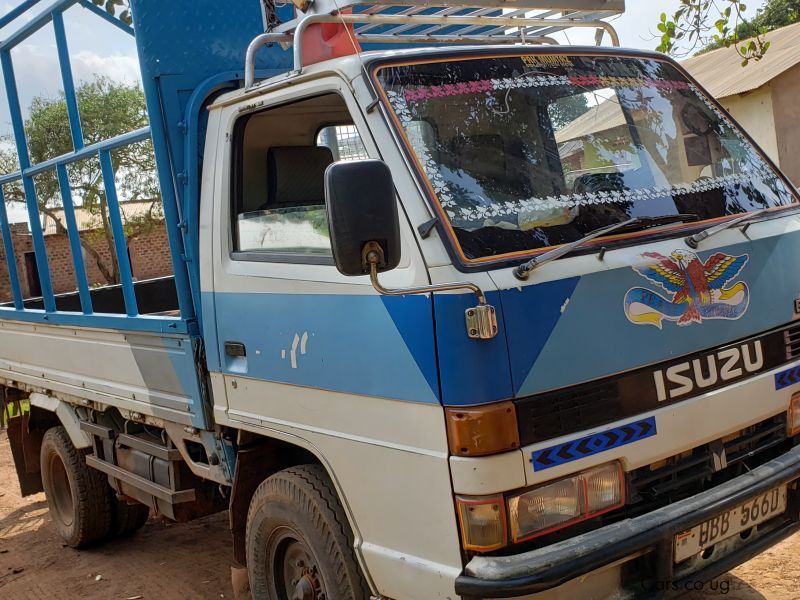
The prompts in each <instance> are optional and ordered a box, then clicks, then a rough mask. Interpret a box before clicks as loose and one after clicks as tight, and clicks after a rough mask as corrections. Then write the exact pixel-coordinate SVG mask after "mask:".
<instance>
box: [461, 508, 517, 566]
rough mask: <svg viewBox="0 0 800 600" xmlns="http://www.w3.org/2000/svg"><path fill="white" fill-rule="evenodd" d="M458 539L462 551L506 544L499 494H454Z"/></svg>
mask: <svg viewBox="0 0 800 600" xmlns="http://www.w3.org/2000/svg"><path fill="white" fill-rule="evenodd" d="M456 507H457V509H458V522H459V525H460V526H461V542H462V543H463V545H464V549H465V550H472V551H474V552H489V551H491V550H497V549H498V548H502V547H503V546H505V545H506V543H507V541H508V534H507V530H506V510H505V501H504V500H503V496H487V497H476V496H471V497H470V496H456Z"/></svg>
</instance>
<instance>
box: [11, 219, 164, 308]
mask: <svg viewBox="0 0 800 600" xmlns="http://www.w3.org/2000/svg"><path fill="white" fill-rule="evenodd" d="M81 237H82V238H83V240H84V241H86V242H87V243H89V244H90V245H91V247H92V248H94V249H95V250H97V252H98V253H99V254H100V255H101V257H102V261H103V264H105V265H106V267H107V268H110V266H111V260H110V253H109V251H108V246H107V244H106V241H105V238H103V237H102V235H101V234H98V232H90V231H86V232H81ZM11 240H12V243H13V244H14V251H15V254H16V258H17V260H16V263H17V273H18V274H19V282H20V286H21V288H22V295H23V296H24V297H25V298H30V297H33V296H34V294H33V293H32V292H33V291H36V290H35V289H34V290H31V286H29V273H28V267H27V265H26V256H25V255H26V253H29V252H30V253H32V252H33V240H32V238H31V235H30V233H29V232H28V226H27V224H26V223H14V224H12V225H11ZM45 245H46V247H47V258H48V261H49V263H50V277H51V280H52V282H53V291H54V292H55V293H56V294H62V293H65V292H72V291H75V290H76V283H75V269H74V268H73V264H72V253H71V251H70V245H69V238H68V237H67V235H66V234H54V235H48V236H45ZM128 253H129V255H130V258H131V269H132V271H133V277H134V279H137V280H142V279H151V278H153V277H163V276H165V275H171V274H172V261H171V258H170V253H169V245H168V242H167V232H166V229H165V228H164V223H163V222H161V223H159V224H157V225H156V226H155V227H154V228H153V229H152V230H151V231H150V232H148V233H147V234H144V235H142V236H140V237H138V238H135V239H131V240H129V241H128ZM28 261H33V256H32V254H31V257H30V259H28ZM7 265H8V263H7V262H6V256H5V249H4V247H3V246H0V302H9V301H11V300H12V299H13V296H12V293H11V283H10V281H9V278H8V266H7ZM84 265H85V266H86V275H87V278H88V280H89V285H90V286H96V285H105V284H106V279H105V277H103V275H102V273H101V271H100V269H99V268H98V267H97V263H96V262H95V260H94V259H93V258H92V256H91V255H90V254H88V253H85V252H84ZM31 275H33V273H31Z"/></svg>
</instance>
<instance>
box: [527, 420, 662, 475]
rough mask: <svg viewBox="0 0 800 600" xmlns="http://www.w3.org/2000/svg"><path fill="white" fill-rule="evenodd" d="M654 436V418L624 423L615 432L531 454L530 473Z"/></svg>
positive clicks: (609, 430)
mask: <svg viewBox="0 0 800 600" xmlns="http://www.w3.org/2000/svg"><path fill="white" fill-rule="evenodd" d="M654 435H656V418H655V417H648V418H646V419H642V420H640V421H633V422H631V423H626V424H625V425H620V426H619V427H615V428H614V429H608V430H606V431H602V432H600V433H595V434H594V435H587V436H585V437H582V438H577V439H574V440H570V441H569V442H564V443H563V444H558V445H555V446H550V447H549V448H544V449H542V450H536V451H535V452H533V455H532V460H533V470H534V471H544V470H545V469H552V468H553V467H557V466H558V465H563V464H565V463H568V462H572V461H573V460H579V459H581V458H586V457H587V456H592V455H594V454H599V453H600V452H605V451H607V450H611V449H613V448H619V447H620V446H625V445H627V444H632V443H633V442H638V441H639V440H643V439H645V438H649V437H652V436H654Z"/></svg>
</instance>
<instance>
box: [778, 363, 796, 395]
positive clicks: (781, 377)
mask: <svg viewBox="0 0 800 600" xmlns="http://www.w3.org/2000/svg"><path fill="white" fill-rule="evenodd" d="M796 383H800V365H798V366H796V367H792V368H791V369H786V370H785V371H781V372H779V373H775V389H776V390H782V389H783V388H786V387H789V386H790V385H794V384H796Z"/></svg>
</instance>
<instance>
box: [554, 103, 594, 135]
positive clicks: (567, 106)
mask: <svg viewBox="0 0 800 600" xmlns="http://www.w3.org/2000/svg"><path fill="white" fill-rule="evenodd" d="M588 110H589V102H588V100H587V99H586V96H585V95H583V94H576V95H572V96H565V97H564V98H559V99H558V100H557V101H556V102H553V103H552V104H550V105H549V106H548V107H547V113H548V114H549V115H550V120H551V121H552V123H553V127H554V128H555V129H556V130H559V129H561V128H562V127H564V126H566V125H568V124H570V123H572V122H573V121H574V120H575V119H577V118H578V117H580V116H581V115H582V114H584V113H585V112H587V111H588Z"/></svg>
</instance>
